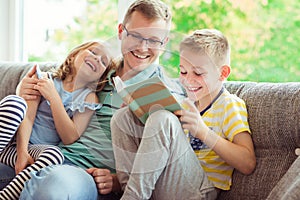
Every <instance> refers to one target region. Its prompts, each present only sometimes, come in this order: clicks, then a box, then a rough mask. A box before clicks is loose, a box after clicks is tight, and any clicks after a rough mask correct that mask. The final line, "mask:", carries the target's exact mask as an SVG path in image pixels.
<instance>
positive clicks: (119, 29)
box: [118, 23, 123, 40]
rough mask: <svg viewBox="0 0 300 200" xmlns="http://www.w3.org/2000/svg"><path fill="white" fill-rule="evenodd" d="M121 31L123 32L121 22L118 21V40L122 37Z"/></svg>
mask: <svg viewBox="0 0 300 200" xmlns="http://www.w3.org/2000/svg"><path fill="white" fill-rule="evenodd" d="M122 33H123V24H122V23H120V24H119V25H118V38H119V40H121V39H122Z"/></svg>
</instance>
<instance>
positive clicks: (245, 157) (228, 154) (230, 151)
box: [204, 130, 256, 174]
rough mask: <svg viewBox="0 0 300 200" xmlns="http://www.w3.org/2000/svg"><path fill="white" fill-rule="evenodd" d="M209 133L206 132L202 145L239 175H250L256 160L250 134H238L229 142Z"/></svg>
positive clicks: (245, 132)
mask: <svg viewBox="0 0 300 200" xmlns="http://www.w3.org/2000/svg"><path fill="white" fill-rule="evenodd" d="M211 131H212V130H208V132H207V135H206V138H205V140H204V143H205V144H206V145H208V146H209V147H211V148H212V149H213V150H214V151H215V152H216V153H217V154H218V155H219V156H220V157H221V158H222V159H224V160H225V161H226V162H227V163H228V164H229V165H231V166H232V167H234V168H235V169H237V170H239V171H240V172H241V173H243V174H251V173H252V171H253V170H254V168H255V166H256V158H255V153H254V145H253V142H252V138H251V135H250V133H249V132H247V131H244V132H240V133H238V134H236V135H235V136H234V139H233V142H230V141H228V140H226V139H224V138H222V137H220V136H218V135H216V134H214V133H210V132H211Z"/></svg>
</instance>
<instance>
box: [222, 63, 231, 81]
mask: <svg viewBox="0 0 300 200" xmlns="http://www.w3.org/2000/svg"><path fill="white" fill-rule="evenodd" d="M230 71H231V68H230V66H228V65H223V66H222V67H221V75H220V80H221V81H224V80H225V79H227V78H228V76H229V74H230Z"/></svg>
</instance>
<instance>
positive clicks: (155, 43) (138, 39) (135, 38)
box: [123, 26, 164, 48]
mask: <svg viewBox="0 0 300 200" xmlns="http://www.w3.org/2000/svg"><path fill="white" fill-rule="evenodd" d="M123 28H124V30H125V32H126V35H127V37H128V39H130V40H132V42H134V43H139V44H140V43H142V42H143V41H144V40H145V41H146V44H147V45H148V47H149V48H158V47H160V46H162V45H163V44H164V42H163V41H160V40H156V39H152V38H144V37H142V36H141V35H139V34H135V33H131V32H129V31H128V30H127V28H126V27H125V26H123Z"/></svg>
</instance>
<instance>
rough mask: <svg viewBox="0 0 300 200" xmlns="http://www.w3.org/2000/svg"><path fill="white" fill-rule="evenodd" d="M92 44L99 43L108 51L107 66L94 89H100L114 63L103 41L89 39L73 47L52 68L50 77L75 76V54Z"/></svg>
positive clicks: (62, 78) (63, 78)
mask: <svg viewBox="0 0 300 200" xmlns="http://www.w3.org/2000/svg"><path fill="white" fill-rule="evenodd" d="M93 45H99V46H101V47H102V48H104V49H105V50H106V51H105V52H108V55H107V57H108V58H109V59H110V61H109V65H108V67H107V68H106V70H105V71H104V73H103V74H102V76H101V77H100V78H99V80H98V82H97V86H96V91H100V90H102V89H103V87H104V86H105V82H107V74H108V72H109V71H110V70H111V69H114V68H115V63H114V61H113V58H112V55H111V53H110V52H109V49H108V45H107V44H105V43H104V42H100V41H89V42H85V43H83V44H81V45H79V46H77V47H75V48H74V49H72V50H71V52H70V53H69V54H68V56H67V58H66V59H65V61H64V62H63V63H62V64H61V65H60V66H59V67H58V68H57V69H55V70H52V77H53V78H58V79H61V80H65V79H66V78H67V77H70V76H71V80H73V78H74V77H75V75H76V73H77V72H76V69H75V67H74V60H75V57H76V56H77V54H78V53H79V52H80V51H82V50H85V49H87V48H89V47H90V46H93Z"/></svg>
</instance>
